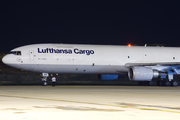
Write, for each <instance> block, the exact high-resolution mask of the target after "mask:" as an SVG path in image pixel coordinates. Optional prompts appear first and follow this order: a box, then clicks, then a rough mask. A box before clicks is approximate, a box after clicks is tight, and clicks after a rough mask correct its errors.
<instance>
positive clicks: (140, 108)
mask: <svg viewBox="0 0 180 120" xmlns="http://www.w3.org/2000/svg"><path fill="white" fill-rule="evenodd" d="M0 96H1V97H14V98H24V99H34V100H48V101H60V102H70V103H83V104H91V105H101V106H103V105H104V106H113V107H121V108H133V109H139V110H152V111H161V112H171V113H180V112H179V111H172V110H163V109H153V108H142V107H133V106H123V105H113V104H101V103H91V102H80V101H70V100H59V99H47V98H34V97H25V96H10V95H0Z"/></svg>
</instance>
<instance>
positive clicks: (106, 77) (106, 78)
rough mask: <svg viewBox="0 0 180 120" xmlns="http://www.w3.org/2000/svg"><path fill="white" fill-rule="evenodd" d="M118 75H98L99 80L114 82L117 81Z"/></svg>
mask: <svg viewBox="0 0 180 120" xmlns="http://www.w3.org/2000/svg"><path fill="white" fill-rule="evenodd" d="M118 77H119V75H109V74H102V75H98V78H99V79H100V80H115V79H118Z"/></svg>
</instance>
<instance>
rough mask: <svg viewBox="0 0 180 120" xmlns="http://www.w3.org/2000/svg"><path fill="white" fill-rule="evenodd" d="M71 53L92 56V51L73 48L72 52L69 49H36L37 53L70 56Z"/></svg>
mask: <svg viewBox="0 0 180 120" xmlns="http://www.w3.org/2000/svg"><path fill="white" fill-rule="evenodd" d="M73 51H74V53H75V54H85V55H91V54H94V50H81V49H78V48H75V49H74V50H71V49H54V48H46V49H40V48H38V53H57V54H59V53H61V54H72V53H73Z"/></svg>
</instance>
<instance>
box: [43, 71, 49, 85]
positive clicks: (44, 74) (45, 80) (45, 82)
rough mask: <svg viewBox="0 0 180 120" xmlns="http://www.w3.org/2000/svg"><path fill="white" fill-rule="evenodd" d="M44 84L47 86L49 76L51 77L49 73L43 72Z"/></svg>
mask: <svg viewBox="0 0 180 120" xmlns="http://www.w3.org/2000/svg"><path fill="white" fill-rule="evenodd" d="M42 77H43V78H42V85H43V86H47V77H49V74H48V73H42Z"/></svg>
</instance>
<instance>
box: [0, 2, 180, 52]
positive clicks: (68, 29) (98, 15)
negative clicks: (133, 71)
mask: <svg viewBox="0 0 180 120" xmlns="http://www.w3.org/2000/svg"><path fill="white" fill-rule="evenodd" d="M179 6H180V1H179V0H126V1H125V2H117V3H114V2H110V3H109V2H103V1H101V2H97V1H96V2H87V1H86V2H83V3H82V2H79V3H78V2H77V1H76V2H71V1H67V2H45V1H43V0H41V1H40V2H37V1H35V2H33V1H29V2H27V1H8V2H3V3H2V2H1V4H0V7H1V8H0V9H1V12H0V16H1V17H0V23H1V27H0V28H1V29H0V30H1V35H0V37H1V38H0V39H1V44H0V52H2V51H3V52H4V51H10V50H11V49H13V48H15V47H19V46H22V45H27V44H33V43H75V44H114V45H121V44H128V43H132V44H139V45H144V44H146V43H147V44H165V45H167V46H180V7H179Z"/></svg>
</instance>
